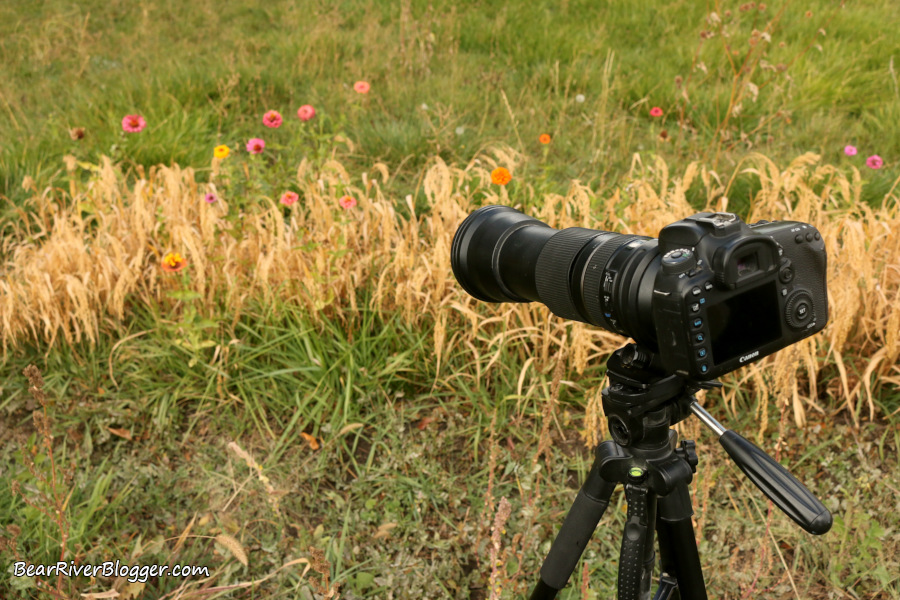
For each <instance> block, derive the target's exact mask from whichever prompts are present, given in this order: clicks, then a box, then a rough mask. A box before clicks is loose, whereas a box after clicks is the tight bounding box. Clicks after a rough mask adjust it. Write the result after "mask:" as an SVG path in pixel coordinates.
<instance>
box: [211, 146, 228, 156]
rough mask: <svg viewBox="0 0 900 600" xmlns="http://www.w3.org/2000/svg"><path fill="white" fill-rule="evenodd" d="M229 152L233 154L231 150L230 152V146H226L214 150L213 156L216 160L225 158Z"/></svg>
mask: <svg viewBox="0 0 900 600" xmlns="http://www.w3.org/2000/svg"><path fill="white" fill-rule="evenodd" d="M229 152H231V150H229V149H228V146H226V145H225V144H222V145H221V146H216V147H215V148H213V156H215V157H216V158H225V157H226V156H228V153H229Z"/></svg>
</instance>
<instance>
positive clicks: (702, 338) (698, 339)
mask: <svg viewBox="0 0 900 600" xmlns="http://www.w3.org/2000/svg"><path fill="white" fill-rule="evenodd" d="M705 339H706V336H705V335H703V334H702V333H698V334H697V335H695V336H694V340H695V341H697V342H702V341H704V340H705Z"/></svg>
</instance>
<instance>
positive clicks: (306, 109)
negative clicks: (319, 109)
mask: <svg viewBox="0 0 900 600" xmlns="http://www.w3.org/2000/svg"><path fill="white" fill-rule="evenodd" d="M297 116H298V117H300V120H301V121H309V120H310V119H312V118H313V117H314V116H316V109H314V108H313V107H312V106H310V105H309V104H304V105H303V106H301V107H300V108H298V109H297Z"/></svg>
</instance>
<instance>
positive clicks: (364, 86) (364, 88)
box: [353, 81, 371, 94]
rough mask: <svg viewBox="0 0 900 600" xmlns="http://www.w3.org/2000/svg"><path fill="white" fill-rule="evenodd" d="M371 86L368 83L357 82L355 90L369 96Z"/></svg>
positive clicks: (354, 85) (354, 86)
mask: <svg viewBox="0 0 900 600" xmlns="http://www.w3.org/2000/svg"><path fill="white" fill-rule="evenodd" d="M370 88H371V86H370V85H369V82H368V81H357V82H356V83H354V84H353V89H354V90H356V91H357V92H359V93H360V94H368V93H369V89H370Z"/></svg>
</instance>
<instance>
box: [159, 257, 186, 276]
mask: <svg viewBox="0 0 900 600" xmlns="http://www.w3.org/2000/svg"><path fill="white" fill-rule="evenodd" d="M186 265H187V259H185V258H184V257H182V256H181V255H180V254H179V253H177V252H169V253H168V254H166V257H165V258H164V259H163V262H162V268H163V271H168V272H169V273H175V272H177V271H180V270H182V269H183V268H184V267H185V266H186Z"/></svg>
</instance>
